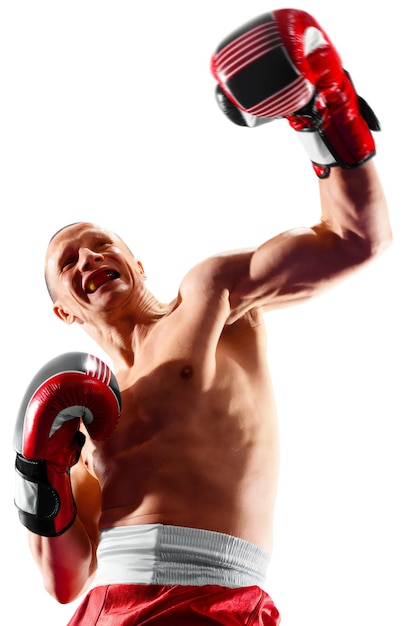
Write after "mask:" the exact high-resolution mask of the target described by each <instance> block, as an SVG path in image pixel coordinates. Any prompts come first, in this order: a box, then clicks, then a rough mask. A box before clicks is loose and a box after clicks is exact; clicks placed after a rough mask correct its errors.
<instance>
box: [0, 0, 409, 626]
mask: <svg viewBox="0 0 417 626" xmlns="http://www.w3.org/2000/svg"><path fill="white" fill-rule="evenodd" d="M284 6H285V5H284ZM294 6H296V7H298V8H302V9H305V10H307V11H310V12H311V13H313V15H314V16H315V17H316V18H317V19H318V21H319V22H320V23H321V24H322V26H323V27H324V28H325V30H326V31H327V32H328V33H329V35H330V37H331V38H332V40H333V41H334V42H335V44H336V45H337V48H338V50H339V52H340V53H341V55H342V57H343V60H344V64H345V67H346V68H347V69H348V70H349V71H350V73H351V75H352V77H353V79H354V81H355V84H356V87H357V90H358V92H359V93H360V94H361V95H363V96H364V97H365V98H366V99H367V100H368V102H369V103H370V104H371V105H372V106H373V108H374V109H375V111H376V113H377V114H378V116H379V118H380V120H381V122H382V125H383V132H382V133H380V134H379V135H378V136H377V138H376V139H377V145H378V155H377V157H376V163H377V166H378V168H379V171H380V175H381V178H382V179H383V182H384V185H385V189H386V194H387V196H388V200H389V204H390V208H391V216H392V225H393V230H394V236H395V242H394V244H393V246H392V247H391V248H390V250H389V251H388V252H387V253H386V254H385V255H384V256H383V257H382V258H381V259H379V260H378V261H377V262H376V263H374V264H373V265H372V266H370V267H369V268H367V269H366V270H364V271H363V272H361V273H360V274H357V275H356V276H355V277H353V278H351V279H350V280H349V281H348V282H346V283H344V284H343V285H341V286H339V287H337V288H336V289H334V290H333V291H332V292H330V293H328V294H326V295H324V296H322V297H320V298H319V299H317V300H315V301H312V302H311V303H308V304H303V305H302V306H299V307H295V308H290V309H286V310H284V311H282V312H275V313H273V314H269V316H268V318H267V323H268V329H269V358H270V363H271V368H272V374H273V378H274V383H275V387H276V393H277V403H278V409H279V415H280V429H281V439H282V443H281V446H282V450H281V453H282V463H281V478H280V487H279V494H278V502H277V515H276V533H275V551H274V557H273V561H272V566H271V569H270V576H269V579H268V590H269V591H270V592H271V594H272V595H273V597H274V599H275V601H276V603H277V606H278V607H279V609H280V612H281V613H282V624H283V626H306V625H307V624H308V625H309V626H335V625H337V626H347V625H351V624H355V626H373V625H378V626H388V625H390V626H391V625H392V624H395V625H401V626H416V624H417V609H416V606H415V599H416V592H417V589H416V583H417V576H416V560H417V545H416V544H417V542H416V528H417V515H416V508H415V497H416V475H417V473H416V469H417V468H416V454H415V449H416V427H415V421H416V406H415V399H416V393H415V390H416V382H415V378H416V371H415V369H416V368H415V360H416V359H415V356H416V347H417V346H416V332H415V322H416V305H415V297H414V291H415V253H414V246H415V241H414V239H415V235H414V233H415V228H416V223H417V218H416V211H417V206H416V194H415V187H416V171H415V151H414V147H415V144H416V141H415V139H416V137H415V135H416V130H415V128H416V124H415V66H414V59H415V41H414V39H413V38H414V30H415V29H414V25H413V21H412V19H411V15H409V14H408V8H409V6H410V5H409V4H408V3H406V0H397V2H395V3H393V4H392V5H391V4H388V3H379V4H375V3H371V2H364V1H363V0H361V1H359V0H351V1H350V2H349V3H339V2H333V1H331V0H316V1H314V2H313V1H312V0H305V1H304V3H303V4H300V5H294ZM0 7H1V8H0V89H1V98H0V124H1V132H0V159H1V162H0V178H1V183H0V205H1V216H2V217H1V226H2V228H1V248H0V249H1V259H2V295H1V310H0V314H1V346H2V350H1V352H2V365H1V367H2V372H1V380H2V384H3V403H2V419H3V434H2V437H1V443H0V445H1V476H2V484H3V489H2V493H3V497H2V501H3V503H2V507H1V511H2V515H1V521H0V524H1V527H0V528H1V538H2V542H3V544H2V560H1V569H2V574H3V581H4V582H3V587H2V590H1V605H2V610H3V612H4V614H7V615H8V616H9V617H8V620H9V621H10V622H12V623H13V624H16V625H18V626H20V625H22V626H23V625H24V624H28V623H30V624H32V625H34V626H35V625H36V626H38V625H41V626H59V625H63V626H64V624H66V622H67V620H68V619H69V617H70V616H71V615H72V613H73V611H74V610H75V607H76V604H77V602H76V603H73V604H71V605H67V606H61V605H59V604H57V603H56V602H55V601H54V600H53V599H52V598H50V597H49V596H48V595H47V593H46V592H45V591H44V589H43V586H42V582H41V578H40V575H39V573H38V571H37V569H36V568H35V566H34V564H33V561H32V558H31V556H30V554H29V550H28V546H27V542H26V531H25V529H24V528H23V527H21V525H20V524H19V522H18V519H17V512H16V510H15V508H14V505H13V495H14V469H13V468H14V452H13V450H12V434H13V428H14V420H15V416H16V413H17V410H18V407H19V405H20V400H21V397H22V395H23V393H24V390H25V388H26V385H27V384H28V382H29V381H30V379H31V378H32V376H33V375H34V374H35V372H36V371H37V369H38V368H39V367H40V366H41V365H43V363H44V362H45V361H47V360H48V359H49V358H52V357H53V356H55V355H56V354H59V353H61V352H65V351H67V350H87V351H88V350H93V351H95V352H96V354H99V355H101V356H104V355H102V354H101V353H100V351H99V350H98V349H97V348H96V346H95V345H93V344H92V343H90V340H89V339H88V337H87V336H84V334H83V333H82V331H80V330H79V329H77V328H75V327H66V326H65V325H64V324H62V323H60V322H59V321H58V320H57V319H56V318H55V317H54V316H53V314H52V312H51V304H50V302H49V300H48V296H47V295H46V290H45V288H44V283H43V258H44V251H45V247H46V245H47V242H48V240H49V237H50V236H51V235H52V234H53V233H54V232H55V231H56V230H57V229H58V228H60V227H61V226H63V225H65V224H68V223H70V222H73V221H77V220H92V221H95V222H98V223H99V224H102V225H103V226H107V227H109V228H111V229H113V230H115V231H116V232H117V233H119V234H120V235H121V236H122V237H123V238H124V239H125V240H126V241H127V243H128V244H129V245H130V247H132V248H133V250H134V251H135V253H136V254H137V256H138V258H140V259H141V260H142V262H143V264H144V266H145V269H146V272H147V274H148V276H149V282H148V286H149V288H150V289H151V290H152V291H153V292H154V293H155V295H156V296H157V297H158V298H159V299H160V300H162V301H164V300H170V299H171V298H173V297H174V296H175V294H176V290H177V287H178V284H179V281H180V280H181V278H182V276H183V274H184V273H185V271H186V270H187V269H188V268H189V267H190V266H192V265H193V264H194V263H195V262H197V261H199V260H200V259H202V258H204V257H205V256H208V255H210V254H212V253H214V252H218V251H220V250H224V249H231V248H240V247H246V246H252V245H257V244H260V243H262V242H263V241H264V240H266V239H267V238H269V237H270V236H272V235H274V234H275V233H277V232H279V231H282V230H284V229H287V228H290V227H293V226H302V225H311V224H312V223H314V222H315V221H316V220H317V219H318V217H319V204H318V191H317V181H316V178H315V175H314V174H313V171H312V169H311V166H310V163H309V161H308V158H307V157H306V155H305V153H304V151H303V149H302V147H301V144H299V141H298V139H297V137H296V136H295V133H294V132H293V131H292V130H291V129H290V128H289V127H288V126H287V123H286V122H285V121H280V122H275V123H274V124H270V125H267V126H264V127H261V128H259V129H256V130H248V129H242V128H238V127H235V126H233V125H232V124H230V123H229V122H228V121H227V120H226V118H224V117H223V116H222V114H221V113H220V111H219V110H218V108H217V105H216V103H215V101H214V97H213V89H214V80H213V79H212V77H211V74H210V71H209V62H210V57H211V53H212V51H213V49H214V48H215V46H216V45H217V43H218V42H219V41H220V40H221V39H222V38H223V37H224V36H225V35H227V34H228V33H229V32H230V31H231V30H233V29H234V28H235V27H237V26H239V25H240V24H242V23H244V22H245V21H247V20H248V19H251V18H252V17H255V16H256V15H258V14H260V13H262V12H264V11H267V10H270V9H275V8H280V7H279V5H278V6H277V5H275V6H274V5H271V3H270V2H265V1H257V2H255V1H254V0H222V1H221V2H220V1H219V0H210V2H192V1H191V0H179V1H177V2H173V1H172V0H160V1H159V2H155V3H151V2H148V3H145V2H140V1H139V0H137V1H135V2H133V1H124V0H119V1H117V2H116V1H114V2H108V1H106V0H101V1H100V2H95V1H91V0H83V1H82V2H80V1H78V0H72V1H71V2H62V1H60V0H53V1H49V2H48V1H45V0H37V1H36V2H33V1H32V0H27V1H25V0H8V1H7V0H5V1H3V2H2V3H1V5H0Z"/></svg>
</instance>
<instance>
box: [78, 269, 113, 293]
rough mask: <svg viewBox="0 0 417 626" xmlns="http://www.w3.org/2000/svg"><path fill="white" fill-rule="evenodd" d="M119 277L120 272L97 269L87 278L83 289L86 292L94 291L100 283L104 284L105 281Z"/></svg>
mask: <svg viewBox="0 0 417 626" xmlns="http://www.w3.org/2000/svg"><path fill="white" fill-rule="evenodd" d="M119 277H120V274H119V273H118V272H115V271H114V270H109V269H106V270H101V271H98V272H96V273H95V274H94V275H93V276H91V277H90V278H89V279H88V281H87V283H86V288H85V290H86V292H87V293H94V292H95V291H97V289H99V287H101V286H102V285H105V284H106V283H109V282H111V281H112V280H115V279H116V278H119Z"/></svg>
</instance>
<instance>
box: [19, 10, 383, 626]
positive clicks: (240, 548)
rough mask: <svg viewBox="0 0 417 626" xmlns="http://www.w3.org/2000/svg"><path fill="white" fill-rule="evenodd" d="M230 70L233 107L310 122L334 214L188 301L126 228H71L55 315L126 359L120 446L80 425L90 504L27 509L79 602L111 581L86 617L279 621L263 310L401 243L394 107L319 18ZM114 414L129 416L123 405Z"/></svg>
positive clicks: (78, 469)
mask: <svg viewBox="0 0 417 626" xmlns="http://www.w3.org/2000/svg"><path fill="white" fill-rule="evenodd" d="M212 71H213V74H214V76H215V78H216V80H217V82H218V89H217V97H218V101H219V104H220V106H221V108H222V109H223V111H224V113H225V114H226V115H227V116H228V117H230V118H231V119H232V121H235V122H237V123H240V124H242V125H247V126H256V125H257V124H259V123H262V122H265V121H271V119H275V118H279V117H286V118H287V119H288V121H289V122H290V124H291V126H293V128H294V129H295V130H296V131H297V133H298V135H302V139H303V143H304V144H305V147H306V150H307V152H308V154H309V156H310V158H311V160H312V163H313V167H314V170H315V171H316V173H317V175H318V184H319V192H320V199H321V206H322V219H321V222H320V223H319V224H317V225H315V226H313V227H312V228H305V229H297V230H294V231H289V232H284V233H281V234H278V235H276V236H274V237H272V238H271V239H270V240H269V241H267V242H266V243H264V244H262V245H261V246H259V247H258V248H257V249H253V250H252V251H244V252H239V251H238V252H234V253H225V254H220V255H217V256H213V257H211V258H208V259H206V260H204V261H202V262H201V263H200V264H198V265H196V266H195V267H193V268H192V269H191V270H190V271H189V272H188V273H187V274H186V276H185V277H184V279H183V281H182V282H181V285H180V287H179V291H178V295H177V297H176V298H175V299H174V301H172V302H170V303H169V304H162V303H161V302H159V301H158V300H157V298H156V297H155V296H154V295H153V294H152V293H151V292H150V291H149V290H148V289H147V287H146V281H145V274H144V269H143V266H142V264H141V263H140V262H139V261H138V260H137V259H136V258H135V257H134V255H133V254H132V253H131V251H130V250H129V248H128V247H127V246H126V245H125V243H124V242H123V241H122V240H121V239H120V238H119V237H118V236H117V235H115V234H114V233H113V232H111V231H109V230H107V229H104V228H102V227H100V226H97V225H95V224H90V223H75V224H71V225H69V226H66V227H64V228H63V229H62V230H60V231H59V232H58V233H57V234H56V235H55V236H54V237H53V238H52V240H51V242H50V244H49V247H48V250H47V254H46V280H47V285H48V289H49V292H50V294H51V298H52V300H53V303H54V311H55V313H56V315H57V316H58V317H59V318H61V319H62V320H63V321H64V322H66V323H67V324H72V323H78V324H81V325H82V327H83V328H84V330H85V331H86V332H87V333H88V335H90V337H92V338H93V339H94V340H95V341H96V342H97V344H98V345H99V346H100V347H101V348H102V349H103V350H104V351H105V352H106V353H107V354H108V355H109V358H110V359H111V360H112V363H113V365H114V372H115V376H116V379H117V382H118V386H119V388H120V391H121V406H122V410H121V416H120V419H119V421H118V423H117V425H116V426H115V428H114V430H113V432H112V433H111V434H110V435H109V436H107V437H106V438H104V441H97V439H103V437H101V436H100V435H101V433H98V435H99V436H97V432H95V433H94V439H93V437H92V436H90V435H91V432H90V430H89V429H91V424H90V423H89V422H88V420H84V422H85V423H84V422H83V423H82V424H81V430H82V431H83V433H84V435H85V438H86V440H85V444H84V446H83V447H82V450H81V456H80V458H79V460H77V459H78V454H76V453H74V445H75V444H74V438H73V437H74V432H73V430H71V431H70V430H68V433H70V436H69V435H68V434H67V435H66V436H67V440H68V441H67V448H68V450H69V452H66V451H65V445H62V446H60V452H59V454H60V455H63V456H65V458H66V461H65V463H64V464H63V465H65V467H66V466H68V467H69V466H71V465H72V467H71V481H70V482H69V479H68V483H66V485H67V486H66V489H67V487H68V484H70V486H71V487H72V492H73V496H74V502H75V504H74V506H72V504H71V502H72V500H71V498H72V496H71V493H68V492H67V491H65V493H64V492H62V493H63V495H62V496H61V505H62V508H63V509H64V510H65V511H67V510H68V515H67V517H66V518H65V519H62V520H61V521H60V523H59V525H58V522H56V520H54V525H53V531H52V534H49V536H48V534H47V533H42V531H41V530H39V526H38V519H37V516H36V514H35V515H32V517H31V519H32V525H31V524H29V523H26V525H27V526H28V527H29V528H30V530H31V532H30V544H31V548H32V551H33V554H34V557H35V559H36V562H37V563H38V565H39V567H40V570H41V572H42V575H43V578H44V582H45V586H46V588H47V589H48V591H49V592H50V593H51V594H52V595H53V596H55V597H56V598H57V599H58V600H59V601H60V602H70V601H72V600H74V599H75V598H77V597H78V596H79V595H80V594H81V593H83V592H84V591H86V590H87V589H88V587H89V586H91V584H93V587H92V589H90V590H89V592H88V594H87V595H86V597H85V598H84V599H83V601H82V603H81V605H80V607H79V609H78V610H77V612H76V614H75V616H74V617H73V619H72V620H71V622H70V624H71V626H75V625H80V624H83V625H88V626H91V625H92V624H98V625H103V626H104V625H105V624H106V625H107V624H117V625H118V626H119V625H123V624H126V625H127V624H129V625H133V624H147V625H148V624H149V625H151V624H152V625H154V624H155V625H163V624H169V626H176V625H177V624H178V625H179V624H181V626H184V625H187V624H192V625H193V626H195V625H198V624H251V625H256V624H263V625H264V626H268V625H272V624H278V623H279V619H280V617H279V613H278V610H277V609H276V608H275V606H274V604H273V602H272V600H271V598H270V597H269V596H268V595H267V594H266V593H265V592H264V591H263V590H262V585H263V582H264V580H265V575H266V568H267V565H268V559H269V554H270V551H271V549H272V537H273V513H274V505H275V493H276V486H277V473H278V434H277V421H276V414H275V407H274V398H273V392H272V384H271V380H270V375H269V372H268V366H267V361H266V350H265V329H264V321H263V314H264V313H265V312H266V311H268V310H271V309H277V308H279V307H281V306H287V305H288V304H292V303H297V302H300V301H303V300H305V299H306V298H311V297H313V296H314V295H316V294H318V293H321V292H323V291H324V290H325V289H328V288H329V287H331V286H333V285H335V284H336V283H337V282H338V281H340V280H341V279H344V278H345V277H347V276H348V275H350V274H352V273H353V272H354V271H356V270H357V269H358V268H360V267H362V266H363V265H364V264H366V263H367V262H369V261H370V260H371V259H373V258H374V257H375V256H377V255H378V254H380V253H381V252H382V251H383V250H384V249H385V248H386V246H387V245H388V244H389V242H390V240H391V231H390V225H389V218H388V213H387V207H386V202H385V198H384V193H383V190H382V188H381V184H380V181H379V178H378V176H377V173H376V170H375V166H374V162H373V160H372V157H373V156H374V153H375V146H374V140H373V136H372V134H371V132H370V130H369V128H370V127H371V128H376V120H375V118H374V117H373V115H372V112H371V111H370V110H369V108H366V106H365V103H363V102H362V103H361V105H360V106H361V109H360V110H359V100H358V98H357V96H356V94H355V92H354V89H353V86H352V84H351V82H350V79H349V77H348V76H347V74H346V73H345V72H344V71H343V70H342V66H341V61H340V59H339V57H338V55H337V52H336V51H335V50H334V48H333V46H332V45H331V43H330V41H329V40H328V38H327V35H326V34H325V33H324V31H323V30H322V29H321V27H320V26H319V25H318V24H317V23H316V22H315V21H314V19H313V18H312V17H311V16H309V15H308V14H306V13H303V12H302V11H295V10H281V11H276V12H272V13H270V14H267V15H263V16H260V17H259V18H257V19H256V20H254V21H252V22H250V23H249V24H246V25H245V26H244V27H242V28H241V29H239V30H238V31H236V32H235V33H233V34H232V35H231V36H230V37H228V38H227V39H226V40H225V41H224V42H222V44H221V45H220V46H219V47H218V49H217V50H216V52H215V54H214V55H213V60H212ZM294 112H297V113H294ZM365 119H366V121H365ZM242 132H243V131H242ZM239 219H240V218H239ZM64 358H65V357H64ZM65 368H66V364H65V363H64V362H63V363H62V369H63V370H64V369H65ZM83 384H84V383H80V386H81V387H82V386H83ZM115 392H117V390H115ZM52 393H54V392H52ZM97 393H98V395H100V389H99V390H98V392H97ZM30 402H32V401H30ZM64 403H67V404H69V403H70V402H69V401H67V399H65V402H64ZM75 404H76V405H78V404H81V402H80V401H79V400H77V401H76V402H75ZM39 410H40V409H36V411H39ZM109 412H111V416H110V417H109V419H110V420H114V421H115V419H116V417H115V415H116V413H117V410H115V409H114V408H112V409H111V411H110V409H109ZM34 423H35V425H36V424H37V422H36V418H34ZM68 423H69V422H65V423H64V426H63V427H65V428H67V424H68ZM38 428H41V426H39V425H38ZM61 428H62V427H61V426H60V428H59V429H58V431H57V432H58V433H59V432H61ZM26 430H28V427H26ZM32 436H33V435H32V433H31V432H30V429H29V432H26V431H25V435H24V437H25V438H29V439H30V440H31V437H32ZM48 436H49V437H50V440H51V441H52V440H53V437H54V436H56V435H55V433H54V435H53V436H52V437H51V436H50V435H48ZM77 445H78V444H77ZM77 445H75V448H77ZM80 445H81V444H80ZM80 445H78V448H79V447H80ZM55 447H56V446H55ZM22 450H23V448H21V449H20V450H19V455H18V457H19V458H23V461H22V463H23V464H24V463H25V462H26V460H25V458H24V454H23V453H22ZM48 450H49V448H48V449H47V452H45V457H46V458H45V463H46V467H47V468H49V474H50V475H51V476H55V474H54V472H55V470H54V467H52V466H53V463H54V462H55V460H56V457H55V456H54V457H53V459H52V461H51V459H48V454H49V452H48ZM54 454H56V451H55V452H54ZM51 467H52V469H51ZM20 473H21V477H22V476H23V478H24V470H21V472H20ZM22 516H23V519H22V518H21V519H22V521H23V522H24V523H25V518H24V514H22Z"/></svg>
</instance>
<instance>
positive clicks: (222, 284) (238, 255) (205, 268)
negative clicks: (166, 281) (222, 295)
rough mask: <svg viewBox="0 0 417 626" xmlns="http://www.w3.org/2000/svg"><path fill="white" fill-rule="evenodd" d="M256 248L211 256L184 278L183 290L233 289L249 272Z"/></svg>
mask: <svg viewBox="0 0 417 626" xmlns="http://www.w3.org/2000/svg"><path fill="white" fill-rule="evenodd" d="M254 252H255V248H248V249H244V250H232V251H227V252H220V253H218V254H215V255H213V256H210V257H208V258H206V259H204V260H203V261H200V263H198V264H197V265H195V266H194V267H192V268H191V269H190V270H189V272H187V274H186V275H185V276H184V278H183V281H182V283H181V290H182V291H183V292H184V291H187V290H188V289H192V290H194V289H195V288H196V287H197V288H200V289H204V288H207V287H210V288H211V289H214V290H216V288H217V289H218V290H220V291H221V290H223V289H228V290H231V289H233V286H234V284H236V282H237V281H239V280H241V279H242V277H243V276H244V275H246V274H247V273H248V271H249V265H250V261H251V258H252V256H253V253H254Z"/></svg>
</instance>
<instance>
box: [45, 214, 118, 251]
mask: <svg viewBox="0 0 417 626" xmlns="http://www.w3.org/2000/svg"><path fill="white" fill-rule="evenodd" d="M107 232H108V231H106V230H105V229H104V228H102V227H101V226H98V225H97V224H93V223H91V222H74V223H73V224H67V225H66V226H63V227H62V228H60V229H59V230H58V231H57V232H56V233H55V234H54V235H52V237H51V239H50V240H49V244H48V248H47V255H48V253H50V251H51V250H55V248H57V247H59V246H60V245H63V244H66V243H67V242H71V241H75V240H76V239H78V238H79V237H82V236H86V235H88V234H93V233H107Z"/></svg>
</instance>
